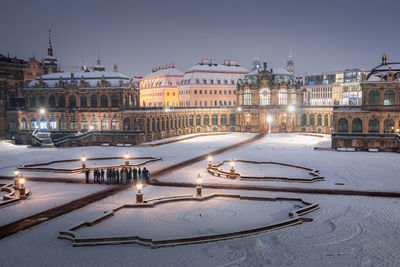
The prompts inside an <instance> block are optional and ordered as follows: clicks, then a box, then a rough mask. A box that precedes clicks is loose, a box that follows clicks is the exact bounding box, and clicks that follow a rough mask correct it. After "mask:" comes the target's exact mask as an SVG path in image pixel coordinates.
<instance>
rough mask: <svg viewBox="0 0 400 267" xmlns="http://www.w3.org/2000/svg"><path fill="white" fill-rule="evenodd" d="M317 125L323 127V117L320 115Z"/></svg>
mask: <svg viewBox="0 0 400 267" xmlns="http://www.w3.org/2000/svg"><path fill="white" fill-rule="evenodd" d="M317 125H318V126H322V115H321V114H318V116H317Z"/></svg>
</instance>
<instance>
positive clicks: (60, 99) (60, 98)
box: [58, 95, 65, 108]
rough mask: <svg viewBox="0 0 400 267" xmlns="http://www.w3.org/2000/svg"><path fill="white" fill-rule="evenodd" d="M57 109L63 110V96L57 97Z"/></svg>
mask: <svg viewBox="0 0 400 267" xmlns="http://www.w3.org/2000/svg"><path fill="white" fill-rule="evenodd" d="M58 107H60V108H65V96H64V95H60V96H59V97H58Z"/></svg>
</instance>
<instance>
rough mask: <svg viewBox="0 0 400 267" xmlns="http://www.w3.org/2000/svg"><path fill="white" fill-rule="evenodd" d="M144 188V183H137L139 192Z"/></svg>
mask: <svg viewBox="0 0 400 267" xmlns="http://www.w3.org/2000/svg"><path fill="white" fill-rule="evenodd" d="M142 188H143V184H142V183H140V182H139V183H137V184H136V189H137V190H138V193H140V190H142Z"/></svg>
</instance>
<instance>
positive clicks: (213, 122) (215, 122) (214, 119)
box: [211, 114, 218, 125]
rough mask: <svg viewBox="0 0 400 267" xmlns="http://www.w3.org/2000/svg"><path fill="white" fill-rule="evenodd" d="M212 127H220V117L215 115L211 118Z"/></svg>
mask: <svg viewBox="0 0 400 267" xmlns="http://www.w3.org/2000/svg"><path fill="white" fill-rule="evenodd" d="M211 123H212V125H218V115H216V114H214V115H212V116H211Z"/></svg>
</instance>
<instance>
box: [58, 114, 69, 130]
mask: <svg viewBox="0 0 400 267" xmlns="http://www.w3.org/2000/svg"><path fill="white" fill-rule="evenodd" d="M58 125H59V127H60V130H62V131H64V130H66V129H67V123H66V122H65V119H64V117H61V118H60V120H59V124H58Z"/></svg>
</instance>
